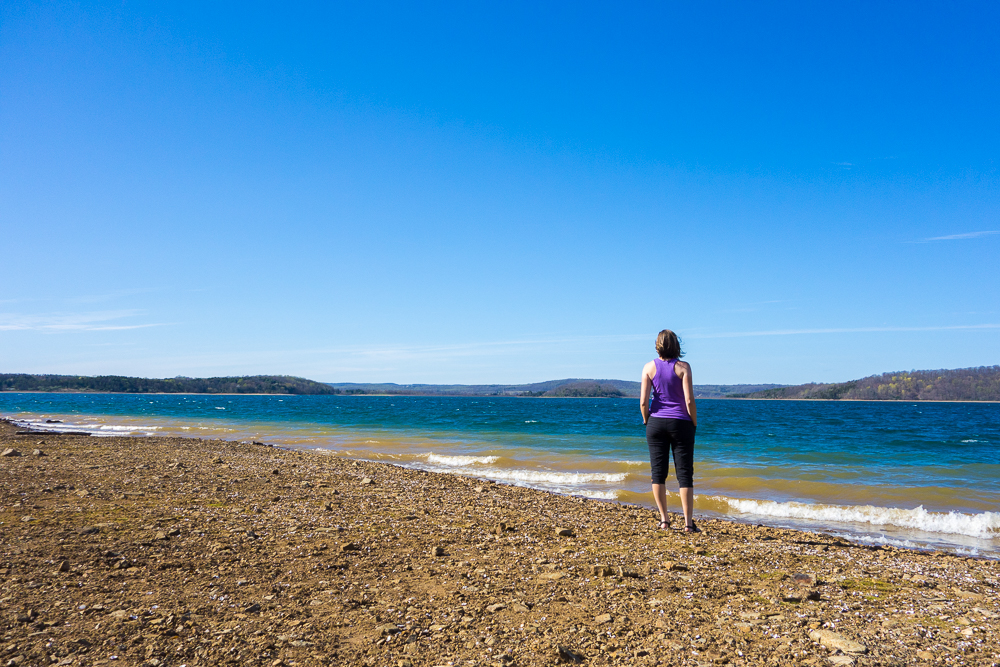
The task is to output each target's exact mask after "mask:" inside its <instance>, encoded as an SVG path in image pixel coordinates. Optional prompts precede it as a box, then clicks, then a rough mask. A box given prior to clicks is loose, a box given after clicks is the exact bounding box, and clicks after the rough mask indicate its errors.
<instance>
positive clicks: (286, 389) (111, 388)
mask: <svg viewBox="0 0 1000 667" xmlns="http://www.w3.org/2000/svg"><path fill="white" fill-rule="evenodd" d="M0 391H94V392H115V393H126V394H157V393H159V394H337V393H340V392H338V391H337V390H335V389H334V388H333V387H331V386H329V385H327V384H323V383H322V382H313V381H312V380H306V379H304V378H297V377H290V376H287V375H251V376H246V377H218V378H187V377H176V378H164V379H162V380H159V379H153V378H133V377H123V376H121V375H99V376H96V377H88V376H78V375H25V374H19V373H10V374H0Z"/></svg>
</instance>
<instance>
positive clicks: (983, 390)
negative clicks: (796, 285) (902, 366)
mask: <svg viewBox="0 0 1000 667" xmlns="http://www.w3.org/2000/svg"><path fill="white" fill-rule="evenodd" d="M732 397H733V398H799V399H801V398H812V399H831V400H856V401H1000V366H979V367H976V368H958V369H953V370H935V371H898V372H895V373H883V374H882V375H872V376H870V377H866V378H862V379H860V380H851V381H849V382H837V383H828V384H819V383H810V384H802V385H797V386H793V387H781V388H777V389H767V390H765V391H755V392H750V393H745V394H734V395H732Z"/></svg>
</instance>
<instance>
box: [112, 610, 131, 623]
mask: <svg viewBox="0 0 1000 667" xmlns="http://www.w3.org/2000/svg"><path fill="white" fill-rule="evenodd" d="M110 616H111V618H113V619H115V620H116V621H124V620H125V619H127V618H128V617H129V616H130V614H129V613H128V612H127V611H125V610H124V609H120V610H119V611H113V612H111V614H110Z"/></svg>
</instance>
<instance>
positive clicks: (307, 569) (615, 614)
mask: <svg viewBox="0 0 1000 667" xmlns="http://www.w3.org/2000/svg"><path fill="white" fill-rule="evenodd" d="M0 449H2V450H3V456H2V457H0V482H2V483H0V553H2V562H0V585H2V588H3V590H2V592H0V618H2V619H3V632H4V636H3V641H2V643H0V665H7V666H8V667H14V666H19V667H27V666H29V665H144V666H149V667H168V666H169V667H179V666H181V665H186V666H189V667H190V666H194V665H227V664H231V665H237V664H239V665H270V666H272V667H280V666H282V665H287V666H292V665H389V666H395V667H411V666H412V667H434V666H439V665H451V666H453V667H457V666H459V665H463V666H468V667H473V666H474V665H484V666H485V665H495V666H500V667H510V666H515V665H523V666H528V665H539V666H540V665H555V664H559V663H563V664H581V665H619V664H621V665H626V664H628V665H632V664H635V665H719V664H729V665H763V664H781V665H784V664H788V665H800V664H805V665H850V664H857V665H903V664H914V663H926V664H931V663H934V664H948V665H997V664H1000V641H998V635H1000V562H998V561H995V560H987V559H974V558H965V557H960V556H956V555H953V554H947V553H942V552H934V553H928V552H918V551H910V550H903V549H897V548H893V547H868V546H862V545H858V544H853V543H849V542H846V541H843V540H841V539H838V538H836V537H832V536H829V535H826V534H819V533H803V532H796V531H791V530H783V529H776V528H771V527H766V526H753V525H746V524H740V523H735V522H728V521H721V520H704V521H701V522H700V526H701V527H702V529H703V531H704V532H702V533H701V534H693V535H692V534H685V533H683V532H682V531H679V530H669V531H661V530H657V529H656V520H655V516H654V514H653V513H652V512H651V511H650V510H649V509H646V508H642V507H636V506H630V505H622V504H616V503H610V502H601V501H594V500H584V499H581V498H575V497H568V496H559V495H554V494H549V493H545V492H541V491H536V490H532V489H526V488H520V487H515V486H505V485H501V484H495V483H491V482H486V481H482V480H476V479H472V478H466V477H459V476H450V475H442V474H434V473H429V472H422V471H417V470H411V469H406V468H401V467H398V466H392V465H389V464H382V463H370V462H362V461H354V460H350V459H344V458H338V457H336V456H331V455H327V454H321V453H312V452H303V451H293V450H286V449H281V448H278V447H269V446H265V445H261V444H259V443H253V442H230V441H223V440H198V439H182V438H164V437H142V438H129V437H92V436H89V435H82V434H72V433H70V434H60V435H52V434H48V433H34V432H27V431H24V430H22V429H19V428H18V427H17V426H15V425H13V424H10V423H7V422H4V423H0ZM674 524H675V526H679V525H680V519H679V518H678V517H676V516H675V520H674Z"/></svg>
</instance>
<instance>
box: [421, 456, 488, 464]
mask: <svg viewBox="0 0 1000 667" xmlns="http://www.w3.org/2000/svg"><path fill="white" fill-rule="evenodd" d="M424 458H425V459H427V462H428V463H437V464H438V465H446V466H471V465H489V464H491V463H496V462H497V461H499V460H500V457H499V456H444V455H441V454H434V453H430V454H424Z"/></svg>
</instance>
